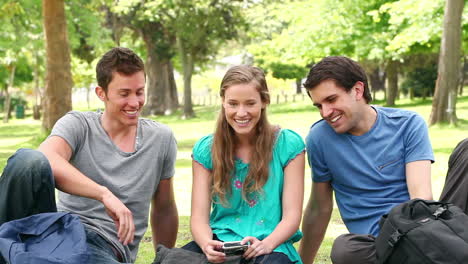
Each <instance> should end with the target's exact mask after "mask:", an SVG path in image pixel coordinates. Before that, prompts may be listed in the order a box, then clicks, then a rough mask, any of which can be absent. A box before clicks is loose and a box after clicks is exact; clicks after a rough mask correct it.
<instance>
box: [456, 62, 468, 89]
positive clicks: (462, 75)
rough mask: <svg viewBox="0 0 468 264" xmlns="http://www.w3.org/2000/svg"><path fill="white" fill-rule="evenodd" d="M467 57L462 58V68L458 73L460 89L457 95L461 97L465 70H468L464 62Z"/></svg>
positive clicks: (467, 63) (466, 63)
mask: <svg viewBox="0 0 468 264" xmlns="http://www.w3.org/2000/svg"><path fill="white" fill-rule="evenodd" d="M466 57H467V56H463V66H462V67H461V71H460V89H459V91H458V95H460V96H462V95H463V87H464V86H465V80H466V70H467V69H468V61H467V60H466Z"/></svg>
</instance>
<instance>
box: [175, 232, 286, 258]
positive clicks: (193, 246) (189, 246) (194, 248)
mask: <svg viewBox="0 0 468 264" xmlns="http://www.w3.org/2000/svg"><path fill="white" fill-rule="evenodd" d="M213 239H215V240H219V239H217V237H216V236H214V237H213ZM182 248H183V249H186V250H190V251H193V252H197V253H201V254H203V251H202V249H201V248H200V247H199V246H198V244H197V243H196V242H195V241H192V242H190V243H188V244H187V245H185V246H183V247H182ZM241 263H252V264H289V263H293V262H292V261H291V260H289V258H288V256H286V255H285V254H283V253H281V252H271V253H270V254H267V255H262V256H259V257H256V258H255V260H254V261H253V262H252V261H247V260H242V261H241Z"/></svg>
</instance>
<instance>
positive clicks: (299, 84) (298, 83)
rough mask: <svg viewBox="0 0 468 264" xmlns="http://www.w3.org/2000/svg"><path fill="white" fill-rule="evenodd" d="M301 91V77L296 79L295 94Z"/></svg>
mask: <svg viewBox="0 0 468 264" xmlns="http://www.w3.org/2000/svg"><path fill="white" fill-rule="evenodd" d="M301 93H302V79H296V94H301Z"/></svg>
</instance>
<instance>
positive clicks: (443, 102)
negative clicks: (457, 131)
mask: <svg viewBox="0 0 468 264" xmlns="http://www.w3.org/2000/svg"><path fill="white" fill-rule="evenodd" d="M464 5H465V2H464V0H448V1H446V3H445V10H444V23H443V34H442V43H441V47H440V55H439V67H438V77H437V81H436V90H435V95H434V99H433V101H432V112H431V116H430V118H429V124H430V125H434V124H437V123H445V122H448V123H450V124H456V123H457V115H456V111H455V110H456V107H455V106H456V98H457V89H458V80H459V71H460V47H461V25H462V12H463V7H464Z"/></svg>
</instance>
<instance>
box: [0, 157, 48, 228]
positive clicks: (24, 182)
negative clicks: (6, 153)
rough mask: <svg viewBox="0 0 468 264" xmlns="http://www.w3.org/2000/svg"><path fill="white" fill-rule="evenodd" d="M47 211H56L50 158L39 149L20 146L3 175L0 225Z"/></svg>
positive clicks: (0, 185) (0, 179)
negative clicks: (21, 147)
mask: <svg viewBox="0 0 468 264" xmlns="http://www.w3.org/2000/svg"><path fill="white" fill-rule="evenodd" d="M48 212H57V207H56V205H55V184H54V177H53V176H52V170H51V168H50V164H49V161H48V160H47V158H46V157H45V156H44V154H42V153H41V152H39V151H36V150H32V149H19V150H18V151H17V152H16V153H15V154H13V156H11V157H10V158H9V159H8V162H7V165H6V167H5V169H4V170H3V173H2V176H1V177H0V225H1V224H3V223H4V222H8V221H11V220H16V219H20V218H24V217H27V216H30V215H33V214H38V213H48Z"/></svg>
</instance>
